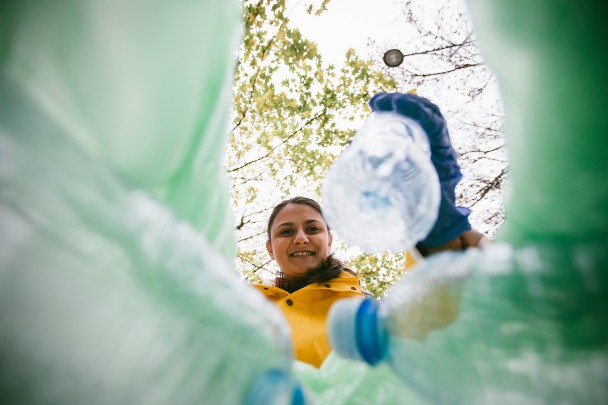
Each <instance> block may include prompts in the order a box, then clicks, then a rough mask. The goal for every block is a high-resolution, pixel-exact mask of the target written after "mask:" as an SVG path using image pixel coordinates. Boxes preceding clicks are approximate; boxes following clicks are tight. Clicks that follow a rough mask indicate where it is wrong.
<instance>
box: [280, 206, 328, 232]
mask: <svg viewBox="0 0 608 405" xmlns="http://www.w3.org/2000/svg"><path fill="white" fill-rule="evenodd" d="M312 222H321V223H325V221H324V220H323V217H322V216H321V214H320V213H319V212H318V211H317V210H315V209H314V208H312V207H309V206H308V205H304V204H287V205H286V206H285V207H283V209H282V210H281V211H280V212H279V213H278V214H277V216H276V218H275V221H274V224H273V225H274V226H275V227H277V226H281V225H283V224H290V223H291V224H304V223H312Z"/></svg>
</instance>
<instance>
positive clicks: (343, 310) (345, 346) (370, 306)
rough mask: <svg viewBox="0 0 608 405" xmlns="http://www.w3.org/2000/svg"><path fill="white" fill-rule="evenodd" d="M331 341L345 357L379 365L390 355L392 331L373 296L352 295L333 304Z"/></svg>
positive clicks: (329, 321)
mask: <svg viewBox="0 0 608 405" xmlns="http://www.w3.org/2000/svg"><path fill="white" fill-rule="evenodd" d="M328 329H329V340H330V342H331V345H332V348H333V349H334V351H336V353H338V354H339V355H341V356H342V357H345V358H348V359H353V360H362V361H365V362H367V363H368V364H371V365H376V364H378V363H379V362H380V361H382V360H384V359H385V358H386V356H387V354H388V333H387V331H386V327H385V326H384V324H383V322H382V320H381V319H380V318H379V317H378V303H377V302H376V301H375V300H374V299H371V298H366V299H362V298H351V299H344V300H340V301H338V302H337V303H336V304H334V305H333V306H332V307H331V310H330V313H329V318H328Z"/></svg>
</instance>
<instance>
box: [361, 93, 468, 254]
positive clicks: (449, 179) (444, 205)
mask: <svg viewBox="0 0 608 405" xmlns="http://www.w3.org/2000/svg"><path fill="white" fill-rule="evenodd" d="M369 105H370V107H371V109H372V111H390V112H395V113H397V114H401V115H404V116H406V117H409V118H411V119H413V120H415V121H417V122H418V124H420V126H421V127H422V129H423V130H424V132H425V133H426V135H427V136H428V138H429V143H430V145H431V161H432V163H433V166H435V170H437V174H438V175H439V181H440V183H441V203H440V205H439V214H438V216H437V221H436V222H435V225H434V226H433V229H431V232H430V233H429V234H428V236H427V237H426V238H425V239H424V240H422V241H420V244H421V245H422V246H424V247H429V248H432V247H436V246H440V245H443V244H444V243H446V242H449V241H451V240H452V239H455V238H457V237H459V236H460V235H461V234H462V233H463V232H465V231H468V230H470V229H471V224H470V223H469V219H468V217H469V214H470V213H471V211H470V210H469V209H468V208H464V207H457V206H456V195H455V192H454V190H455V188H456V185H457V184H458V182H459V181H460V179H461V178H462V173H461V172H460V166H458V162H457V161H456V151H455V150H454V148H453V147H452V143H451V142H450V135H449V134H448V127H447V123H446V121H445V119H444V118H443V115H441V111H439V107H437V106H436V105H435V104H433V103H431V102H430V101H429V100H427V99H426V98H423V97H419V96H416V95H413V94H403V93H379V94H376V95H375V96H373V97H372V99H371V100H370V102H369Z"/></svg>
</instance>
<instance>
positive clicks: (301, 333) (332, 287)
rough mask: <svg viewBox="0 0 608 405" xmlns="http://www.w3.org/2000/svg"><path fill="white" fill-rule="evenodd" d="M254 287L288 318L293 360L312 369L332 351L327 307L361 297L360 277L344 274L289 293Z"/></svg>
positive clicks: (264, 286)
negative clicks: (294, 358)
mask: <svg viewBox="0 0 608 405" xmlns="http://www.w3.org/2000/svg"><path fill="white" fill-rule="evenodd" d="M253 286H254V287H255V288H257V289H258V290H260V291H261V292H262V293H263V294H264V295H265V296H266V298H268V299H269V300H271V301H273V302H275V303H276V304H277V305H278V306H279V308H280V309H281V312H283V315H285V318H287V321H288V322H289V325H290V326H291V341H292V343H293V348H294V354H295V357H296V359H298V360H300V361H304V362H306V363H310V364H312V365H313V366H315V367H320V366H321V364H322V363H323V361H324V360H325V358H326V357H327V355H328V354H329V352H330V351H331V347H330V345H329V340H328V337H327V313H328V311H329V308H330V307H331V306H332V304H333V303H334V302H336V301H337V300H339V299H342V298H348V297H358V296H363V295H364V294H363V293H362V292H361V286H360V284H359V277H357V276H353V275H351V274H349V273H347V272H342V274H340V276H339V277H336V278H334V279H331V280H329V281H327V282H325V283H322V284H317V283H315V284H309V285H307V286H306V287H304V288H302V289H300V290H298V291H296V292H294V293H292V294H289V293H288V292H287V291H285V290H283V289H281V288H278V287H274V286H271V285H263V284H254V285H253Z"/></svg>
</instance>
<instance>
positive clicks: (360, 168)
mask: <svg viewBox="0 0 608 405" xmlns="http://www.w3.org/2000/svg"><path fill="white" fill-rule="evenodd" d="M322 197H323V205H324V212H325V215H326V217H327V220H328V223H329V224H330V225H331V226H332V227H333V228H334V229H335V230H336V232H337V233H338V234H339V235H340V238H341V239H343V240H344V241H345V242H346V243H347V244H351V245H356V246H359V247H360V248H361V249H362V250H363V251H365V252H367V253H380V252H383V251H387V250H392V251H403V250H404V249H408V248H409V247H411V246H413V245H415V244H416V243H417V242H418V241H419V240H421V239H423V238H424V237H425V236H426V235H427V234H428V233H429V231H430V230H431V228H432V227H433V225H434V223H435V220H436V219H437V211H438V208H439V202H440V187H439V179H438V177H437V172H436V171H435V168H434V167H433V165H432V163H431V160H430V147H429V142H428V139H427V137H426V135H425V133H424V132H423V130H422V128H421V127H420V125H418V123H417V122H416V121H414V120H412V119H409V118H407V117H404V116H402V115H398V114H395V113H390V112H374V113H371V114H370V115H369V117H368V118H367V120H366V121H365V124H364V125H363V127H362V128H361V129H360V130H359V131H358V132H357V134H356V135H355V137H354V138H353V140H352V142H351V144H350V145H349V146H348V147H347V148H346V149H345V150H344V152H343V153H342V154H341V155H340V156H338V158H337V159H336V161H335V162H334V164H333V166H332V167H331V169H330V171H329V173H328V175H327V178H326V179H325V182H324V184H323V191H322ZM362 230H364V231H363V232H362Z"/></svg>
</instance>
